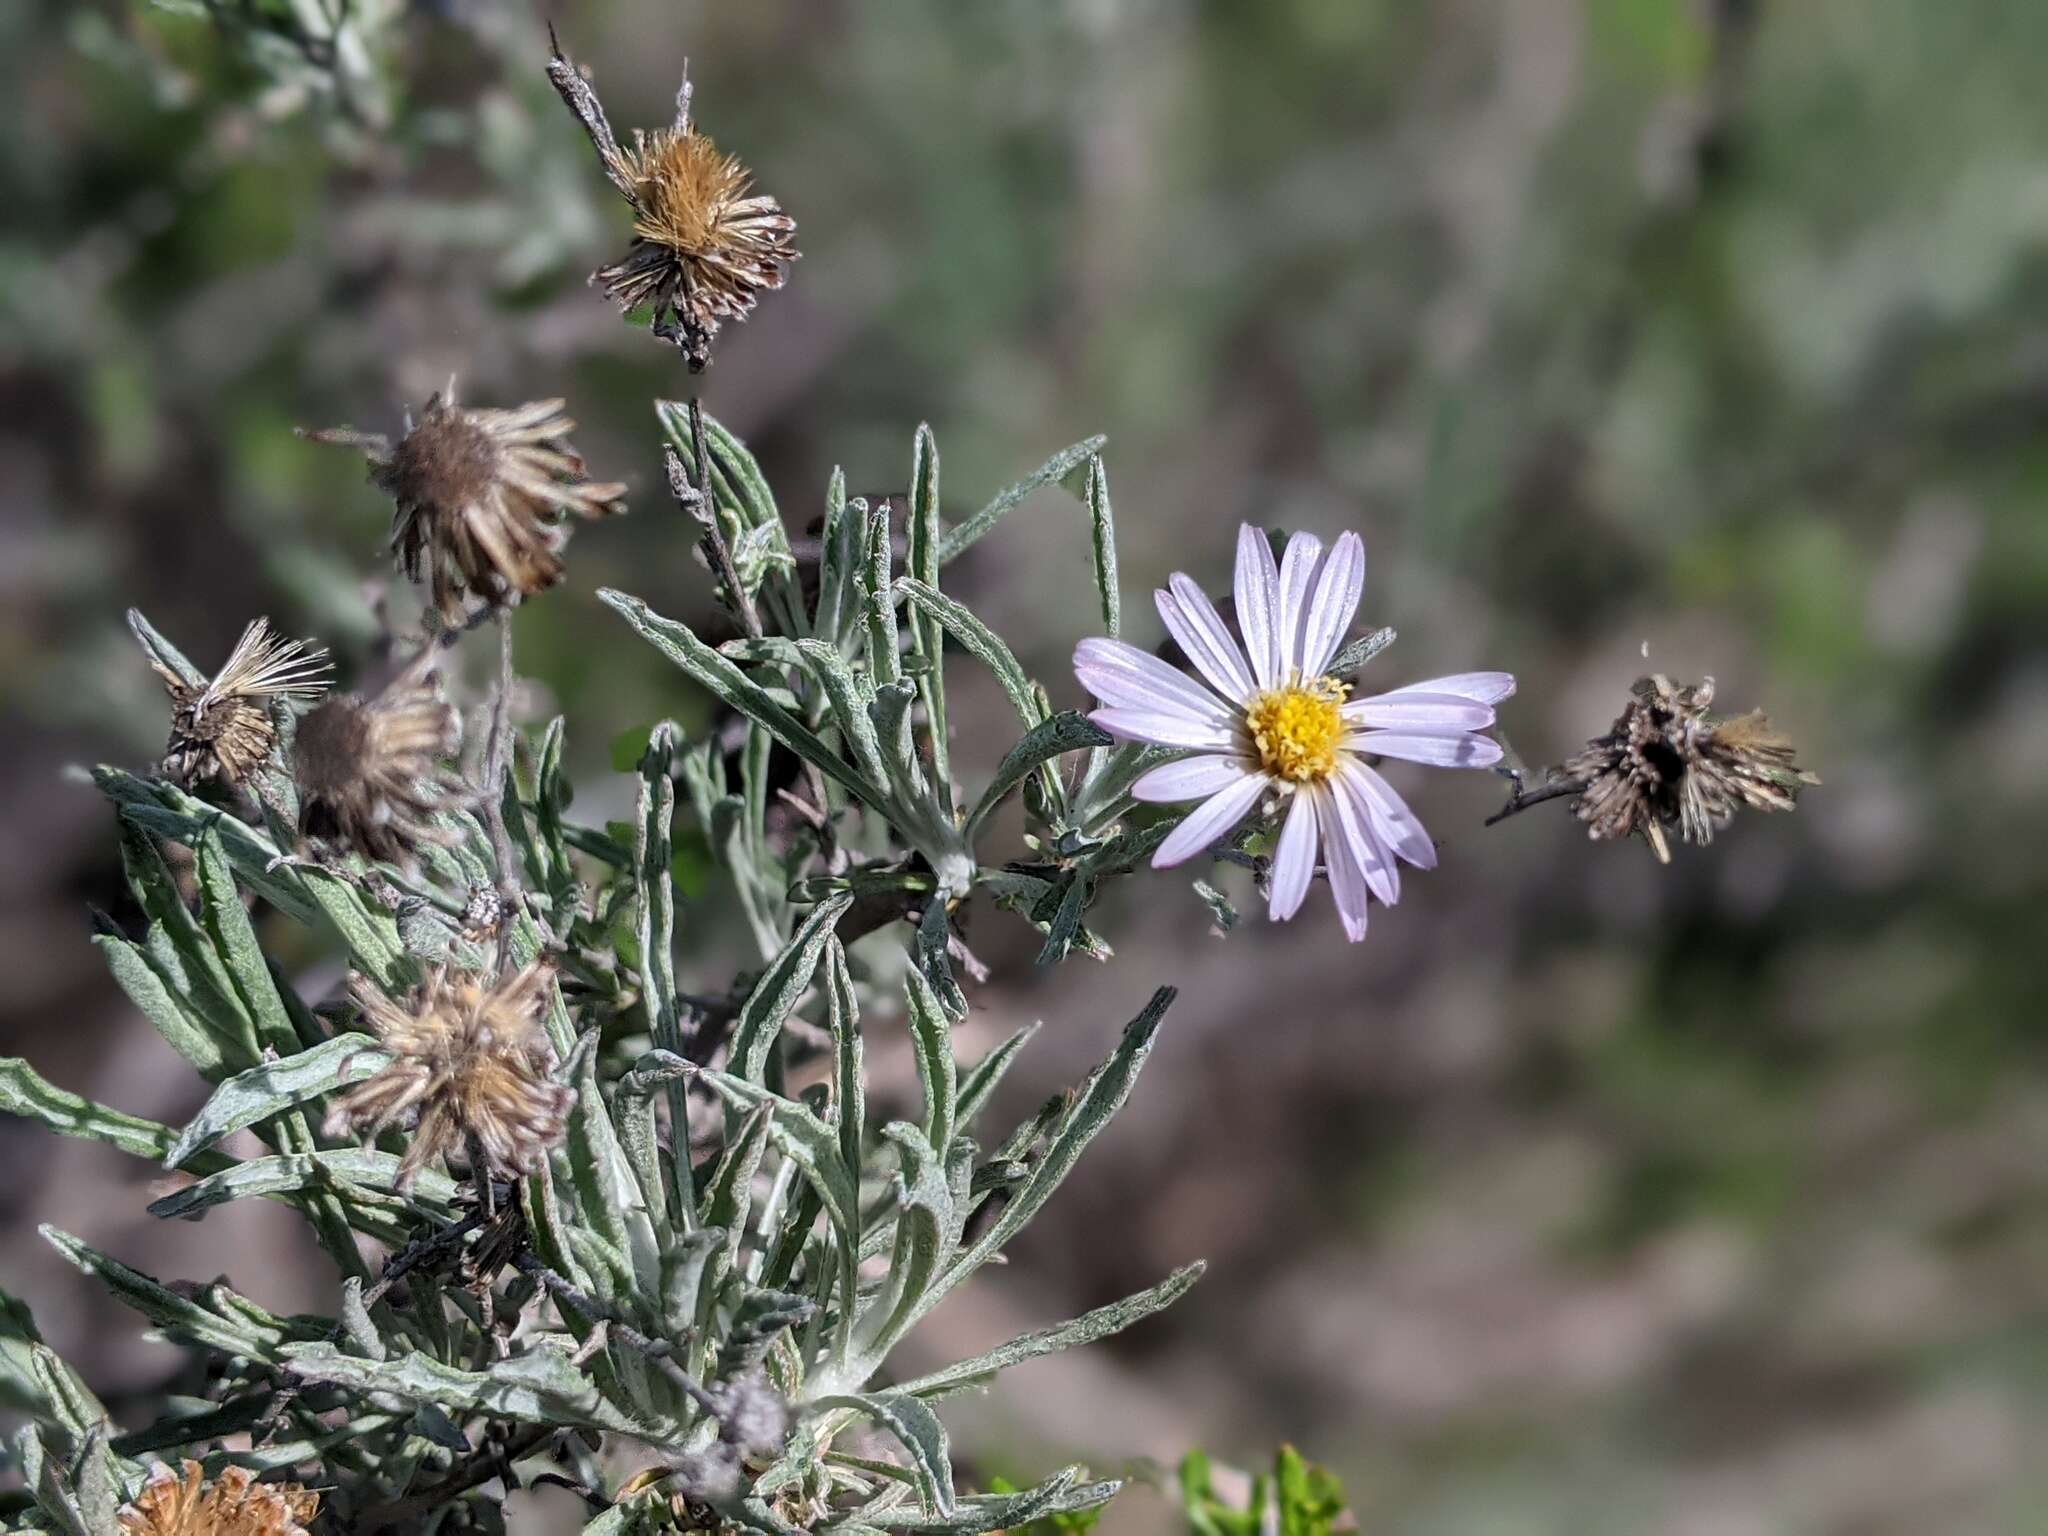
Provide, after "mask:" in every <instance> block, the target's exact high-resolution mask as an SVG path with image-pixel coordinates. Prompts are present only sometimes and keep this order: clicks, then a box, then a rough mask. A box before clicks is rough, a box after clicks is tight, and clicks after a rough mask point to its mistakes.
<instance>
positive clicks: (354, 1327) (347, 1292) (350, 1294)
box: [341, 1275, 391, 1360]
mask: <svg viewBox="0 0 2048 1536" xmlns="http://www.w3.org/2000/svg"><path fill="white" fill-rule="evenodd" d="M341 1331H342V1336H343V1337H345V1338H346V1339H347V1340H348V1342H349V1347H350V1348H351V1349H353V1350H354V1351H355V1352H356V1353H357V1354H359V1355H361V1356H362V1357H363V1358H364V1359H366V1360H382V1359H385V1358H386V1357H388V1356H389V1354H390V1353H391V1352H390V1350H389V1349H387V1348H386V1347H385V1344H384V1337H383V1335H382V1334H380V1333H379V1332H378V1331H377V1325H376V1323H375V1322H373V1321H372V1320H371V1318H370V1309H369V1308H368V1307H367V1306H365V1305H364V1304H363V1282H362V1281H361V1280H358V1279H357V1278H356V1277H355V1276H353V1275H351V1276H349V1278H348V1279H347V1280H345V1281H343V1282H342V1286H341Z"/></svg>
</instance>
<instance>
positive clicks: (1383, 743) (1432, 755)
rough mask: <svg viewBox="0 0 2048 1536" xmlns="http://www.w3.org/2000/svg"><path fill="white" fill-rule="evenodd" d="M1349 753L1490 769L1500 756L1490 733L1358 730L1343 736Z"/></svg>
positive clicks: (1498, 747) (1434, 766) (1435, 766)
mask: <svg viewBox="0 0 2048 1536" xmlns="http://www.w3.org/2000/svg"><path fill="white" fill-rule="evenodd" d="M1344 745H1345V747H1346V748H1347V749H1348V750H1350V751H1352V752H1370V753H1372V754H1373V755H1374V756H1376V757H1398V758H1401V759H1402V760H1403V761H1405V762H1410V763H1427V764H1429V766H1430V767H1432V768H1491V767H1492V766H1493V765H1494V764H1495V763H1497V762H1499V761H1500V759H1501V751H1500V743H1499V742H1497V741H1495V740H1493V738H1492V737H1490V736H1472V735H1467V734H1464V733H1459V734H1455V735H1441V736H1439V735H1430V734H1427V733H1424V732H1421V731H1360V732H1358V733H1356V734H1354V735H1350V736H1346V737H1345V738H1344Z"/></svg>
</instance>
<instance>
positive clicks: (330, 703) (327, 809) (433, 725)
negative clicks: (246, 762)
mask: <svg viewBox="0 0 2048 1536" xmlns="http://www.w3.org/2000/svg"><path fill="white" fill-rule="evenodd" d="M437 664H438V657H437V655H436V653H435V651H434V649H433V647H431V646H429V647H428V648H427V649H426V650H424V651H422V652H421V653H420V654H419V655H418V656H417V657H416V658H414V660H413V661H412V662H410V663H409V664H408V665H407V666H406V667H405V669H404V670H403V671H401V672H400V673H399V674H398V675H397V676H396V677H394V678H393V679H392V680H391V681H390V682H389V683H388V684H386V685H385V686H384V688H383V689H382V690H381V691H379V692H378V693H376V694H374V695H371V696H369V697H364V696H363V695H361V694H354V693H346V694H339V695H337V696H335V697H334V698H331V699H329V700H327V701H326V702H325V703H324V704H322V705H321V706H320V707H319V708H318V709H315V710H314V711H312V713H310V714H308V715H307V716H306V717H305V719H303V720H301V721H300V722H299V728H298V732H297V734H296V735H295V736H294V738H293V740H292V774H293V777H294V779H295V780H296V781H297V783H298V789H299V831H300V833H301V834H302V835H303V836H305V837H308V838H312V839H315V840H317V841H319V842H322V843H326V844H328V845H330V846H335V847H339V848H343V849H348V850H352V851H354V852H356V853H359V854H361V855H362V856H363V857H364V858H366V859H369V860H371V861H372V862H377V861H382V862H384V863H388V864H397V865H401V866H406V867H410V866H411V865H412V864H414V863H415V862H416V861H417V860H418V857H419V851H420V848H421V847H422V846H423V845H425V844H427V843H434V842H439V843H446V842H449V841H452V840H453V838H454V837H455V833H454V832H452V831H451V830H449V829H448V828H447V827H446V826H445V825H443V824H442V822H441V820H440V818H441V816H442V814H443V813H444V812H446V811H450V810H453V809H455V808H456V807H457V806H458V805H459V804H461V803H462V802H463V801H464V800H466V799H467V798H469V793H470V792H469V787H468V786H467V785H466V784H465V783H464V782H463V780H462V778H461V776H460V775H459V774H457V773H455V772H454V771H453V770H452V769H451V768H449V767H448V766H447V763H446V760H447V759H449V758H452V757H453V756H454V755H455V754H456V753H457V752H458V751H459V750H461V746H462V717H461V716H460V715H459V714H458V713H457V712H456V710H455V706H454V705H452V704H450V703H449V702H448V701H447V700H446V699H445V698H443V697H442V695H441V689H440V677H439V674H438V673H437V671H436V670H435V668H436V666H437Z"/></svg>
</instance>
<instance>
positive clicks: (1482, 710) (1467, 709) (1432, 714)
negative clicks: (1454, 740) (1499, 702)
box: [1344, 688, 1493, 731]
mask: <svg viewBox="0 0 2048 1536" xmlns="http://www.w3.org/2000/svg"><path fill="white" fill-rule="evenodd" d="M1344 718H1345V719H1346V720H1348V721H1350V722H1351V723H1352V724H1353V725H1363V726H1366V727H1369V728H1371V729H1373V730H1381V731H1483V730H1485V729H1486V728H1487V727H1488V726H1489V725H1491V724H1493V706H1492V705H1491V704H1475V703H1473V702H1472V701H1471V700H1470V699H1461V698H1459V697H1458V696H1457V695H1456V694H1455V693H1416V692H1413V691H1412V690H1409V689H1406V688H1404V689H1402V690H1401V691H1400V692H1398V693H1376V694H1374V695H1373V696H1372V697H1371V698H1367V699H1353V700H1352V701H1351V702H1350V703H1349V704H1346V705H1345V706H1344Z"/></svg>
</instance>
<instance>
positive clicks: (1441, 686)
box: [1388, 672, 1515, 704]
mask: <svg viewBox="0 0 2048 1536" xmlns="http://www.w3.org/2000/svg"><path fill="white" fill-rule="evenodd" d="M1514 691H1515V679H1514V674H1513V673H1510V672H1457V673H1453V674H1452V675H1451V676H1449V677H1432V678H1427V679H1425V680H1424V681H1422V682H1419V683H1409V684H1408V685H1407V686H1406V687H1403V688H1396V689H1395V690H1394V692H1393V694H1390V695H1388V697H1394V696H1395V695H1399V694H1403V693H1450V694H1455V695H1457V696H1458V697H1459V698H1461V699H1470V700H1471V701H1472V702H1473V703H1475V704H1498V703H1499V702H1500V701H1501V700H1502V699H1504V698H1506V697H1508V695H1510V694H1512V693H1513V692H1514Z"/></svg>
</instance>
